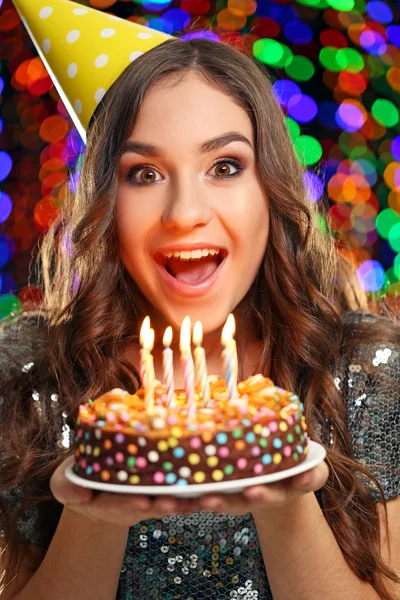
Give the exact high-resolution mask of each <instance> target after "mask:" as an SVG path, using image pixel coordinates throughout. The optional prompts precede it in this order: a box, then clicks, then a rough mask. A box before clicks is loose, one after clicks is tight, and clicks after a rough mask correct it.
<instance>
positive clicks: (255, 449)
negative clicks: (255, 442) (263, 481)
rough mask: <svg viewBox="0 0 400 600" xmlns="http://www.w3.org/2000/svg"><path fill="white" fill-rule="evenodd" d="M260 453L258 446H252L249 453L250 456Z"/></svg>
mask: <svg viewBox="0 0 400 600" xmlns="http://www.w3.org/2000/svg"><path fill="white" fill-rule="evenodd" d="M260 454H261V448H259V447H258V446H253V448H252V449H251V455H252V456H260Z"/></svg>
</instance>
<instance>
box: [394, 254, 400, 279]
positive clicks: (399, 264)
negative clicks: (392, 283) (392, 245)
mask: <svg viewBox="0 0 400 600" xmlns="http://www.w3.org/2000/svg"><path fill="white" fill-rule="evenodd" d="M393 270H394V274H395V275H396V277H397V279H400V254H398V255H397V256H396V257H395V259H394V263H393Z"/></svg>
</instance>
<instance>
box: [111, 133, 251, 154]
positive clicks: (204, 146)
mask: <svg viewBox="0 0 400 600" xmlns="http://www.w3.org/2000/svg"><path fill="white" fill-rule="evenodd" d="M231 142H243V143H244V144H246V145H247V146H250V148H251V149H252V150H253V146H252V144H251V142H250V141H249V140H248V139H247V137H245V136H244V135H242V134H241V133H239V132H238V131H228V132H227V133H223V134H222V135H218V136H216V137H214V138H212V139H211V140H207V141H205V142H202V143H201V144H199V145H198V146H197V151H198V152H199V153H200V154H206V153H207V152H215V151H216V150H219V149H220V148H223V147H224V146H227V145H228V144H230V143H231ZM127 152H135V153H136V154H141V155H142V156H162V157H165V152H164V150H163V149H162V148H159V147H158V146H154V145H153V144H145V143H144V142H134V141H133V140H128V141H127V142H125V144H124V146H123V148H122V153H121V156H122V155H123V154H125V153H127Z"/></svg>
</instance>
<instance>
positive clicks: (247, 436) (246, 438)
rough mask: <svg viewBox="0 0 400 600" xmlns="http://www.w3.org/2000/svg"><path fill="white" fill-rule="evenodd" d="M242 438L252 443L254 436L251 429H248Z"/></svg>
mask: <svg viewBox="0 0 400 600" xmlns="http://www.w3.org/2000/svg"><path fill="white" fill-rule="evenodd" d="M244 439H245V440H246V442H247V443H248V444H252V443H253V442H254V440H255V439H256V436H255V434H254V433H253V432H252V431H250V432H249V433H246V437H245V438H244Z"/></svg>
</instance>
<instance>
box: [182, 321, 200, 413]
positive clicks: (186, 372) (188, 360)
mask: <svg viewBox="0 0 400 600" xmlns="http://www.w3.org/2000/svg"><path fill="white" fill-rule="evenodd" d="M180 350H181V361H182V369H183V379H184V386H185V392H186V402H187V410H188V417H189V418H190V419H192V418H194V417H195V415H196V405H195V398H194V364H193V357H192V353H191V351H190V317H185V318H184V319H183V321H182V326H181V335H180Z"/></svg>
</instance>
